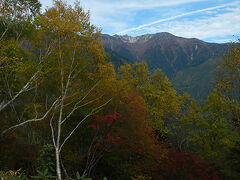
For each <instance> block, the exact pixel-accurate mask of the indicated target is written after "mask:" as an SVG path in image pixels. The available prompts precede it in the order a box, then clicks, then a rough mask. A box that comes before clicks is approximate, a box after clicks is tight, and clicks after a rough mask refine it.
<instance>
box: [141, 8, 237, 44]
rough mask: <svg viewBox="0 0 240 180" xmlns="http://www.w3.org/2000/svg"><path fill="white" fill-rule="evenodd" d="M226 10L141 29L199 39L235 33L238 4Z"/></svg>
mask: <svg viewBox="0 0 240 180" xmlns="http://www.w3.org/2000/svg"><path fill="white" fill-rule="evenodd" d="M228 11H230V12H225V13H223V14H217V15H215V16H214V17H205V18H202V19H196V20H184V21H171V22H165V23H162V24H159V25H157V26H154V27H144V28H143V30H144V31H147V32H149V33H156V32H164V31H167V32H170V33H172V34H174V35H177V36H182V37H189V38H192V37H194V38H199V39H207V38H214V37H224V36H227V35H237V34H239V33H240V5H238V6H236V7H235V8H232V9H228Z"/></svg>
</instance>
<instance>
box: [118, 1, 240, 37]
mask: <svg viewBox="0 0 240 180" xmlns="http://www.w3.org/2000/svg"><path fill="white" fill-rule="evenodd" d="M237 4H238V3H236V2H235V3H228V4H224V5H219V6H215V7H210V8H205V9H200V10H195V11H190V12H186V13H183V14H180V15H177V16H172V17H168V18H164V19H160V20H157V21H153V22H151V23H147V24H143V25H141V26H138V27H134V28H130V29H126V30H123V31H120V32H117V33H115V34H126V33H128V32H132V31H136V30H141V29H143V28H145V27H148V26H152V25H155V24H159V23H162V22H166V21H171V20H175V19H177V18H181V17H184V16H188V15H193V14H198V13H202V12H207V11H212V10H216V9H220V8H225V7H229V6H233V5H234V6H235V5H237Z"/></svg>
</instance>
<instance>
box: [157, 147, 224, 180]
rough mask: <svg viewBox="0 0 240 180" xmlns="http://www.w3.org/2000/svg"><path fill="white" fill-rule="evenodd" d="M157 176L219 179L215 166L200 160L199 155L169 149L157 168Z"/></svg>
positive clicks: (189, 179) (183, 178)
mask: <svg viewBox="0 0 240 180" xmlns="http://www.w3.org/2000/svg"><path fill="white" fill-rule="evenodd" d="M157 174H158V175H157V178H156V179H159V180H160V179H163V180H176V179H178V180H210V179H211V180H213V179H214V180H218V179H221V178H220V176H219V175H218V172H217V171H216V169H215V168H214V167H211V166H208V165H207V163H205V162H204V161H202V160H200V159H199V157H198V155H195V154H192V153H187V152H178V151H175V150H169V152H168V153H167V155H166V157H165V158H164V159H163V161H162V162H161V163H160V165H159V166H158V168H157Z"/></svg>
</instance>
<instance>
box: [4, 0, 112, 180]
mask: <svg viewBox="0 0 240 180" xmlns="http://www.w3.org/2000/svg"><path fill="white" fill-rule="evenodd" d="M36 22H37V25H38V35H37V36H38V37H39V39H38V41H37V43H38V45H39V48H38V50H39V51H41V49H43V48H42V47H43V46H44V47H48V48H47V50H46V51H44V53H45V54H47V56H46V57H45V59H44V62H43V63H42V64H41V65H42V70H41V72H40V74H41V77H42V82H41V84H40V85H39V86H38V92H39V93H37V96H39V97H40V98H42V99H40V101H42V102H43V99H44V100H45V99H46V101H47V103H45V104H46V105H45V106H46V111H45V112H43V111H42V112H37V111H38V110H37V109H36V110H35V111H36V113H35V117H33V118H32V119H29V120H25V121H23V122H21V123H19V124H16V125H14V126H12V127H10V128H8V129H6V130H5V131H4V132H3V134H4V133H6V132H7V131H9V130H14V129H15V128H18V127H20V126H23V125H26V124H29V123H32V122H39V121H43V120H49V122H50V124H49V125H50V129H51V138H52V142H53V145H54V148H55V154H56V172H57V177H58V179H59V180H61V179H62V173H61V161H60V153H61V150H62V149H63V147H64V145H65V144H66V143H67V141H68V140H69V139H70V137H71V136H72V135H73V134H74V132H75V131H76V130H77V128H78V127H79V126H80V125H81V124H82V123H83V122H84V121H85V120H86V119H87V118H88V117H90V116H91V115H93V114H95V113H97V112H98V111H99V110H101V109H102V108H103V107H104V106H105V105H107V104H108V103H109V102H110V101H111V99H109V100H106V101H105V102H104V101H99V100H100V99H101V98H102V96H103V94H102V95H97V96H95V95H94V94H96V87H97V86H98V84H99V83H100V79H99V78H98V76H97V72H98V64H99V63H104V61H105V55H104V49H103V47H102V44H101V41H100V37H99V33H100V32H99V31H98V29H97V28H96V27H94V26H92V25H91V24H90V22H89V13H85V12H84V11H83V9H82V8H81V7H80V5H79V3H76V4H75V6H74V7H71V6H67V5H66V4H64V3H63V2H62V1H54V6H53V8H50V9H48V10H46V12H45V14H44V16H39V17H38V18H36ZM45 49H46V48H45ZM29 84H30V83H29ZM93 84H94V85H93ZM89 87H90V88H89ZM48 89H51V93H50V94H49V92H48V91H47V90H48ZM101 102H104V103H101ZM40 104H44V103H40ZM84 107H87V109H88V113H85V114H84V115H83V118H82V119H81V120H79V121H78V122H77V123H76V125H75V126H74V127H72V129H71V130H69V129H68V130H67V129H64V126H65V125H66V123H68V122H69V121H71V118H72V116H73V115H76V113H77V112H78V110H79V109H81V108H84ZM81 116H82V115H81Z"/></svg>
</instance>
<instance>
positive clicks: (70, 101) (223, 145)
mask: <svg viewBox="0 0 240 180" xmlns="http://www.w3.org/2000/svg"><path fill="white" fill-rule="evenodd" d="M40 7H41V5H40V3H39V2H38V0H2V1H0V14H1V17H0V132H1V137H0V178H1V179H4V180H5V179H22V180H24V179H44V180H47V179H58V180H62V179H69V180H70V179H78V180H80V179H83V180H84V179H85V180H91V179H93V180H95V179H96V180H98V179H103V180H106V179H110V180H125V179H126V180H128V179H130V180H160V179H164V180H165V179H166V180H168V179H169V180H175V179H183V180H192V179H199V180H200V179H201V180H208V179H209V180H210V179H211V180H212V179H236V180H237V179H239V177H240V171H239V166H240V134H239V133H240V132H239V127H240V46H239V45H238V44H233V45H232V46H229V49H226V50H225V51H226V53H225V54H224V56H223V57H222V61H221V62H220V64H219V61H218V60H216V59H215V58H212V59H209V57H210V56H209V53H210V52H212V51H213V50H212V49H211V48H210V50H209V51H208V48H209V47H210V46H211V47H212V48H214V47H215V46H217V45H215V44H211V45H210V46H209V45H208V44H206V43H204V42H199V41H198V40H195V39H193V45H194V47H195V43H200V44H199V45H198V48H199V49H200V50H198V51H195V50H193V49H191V48H190V46H188V45H186V44H182V46H181V48H183V49H184V50H185V51H189V52H186V53H184V54H182V58H186V59H185V61H186V62H188V61H189V59H188V58H187V57H188V54H189V53H190V54H191V53H192V52H193V51H194V52H195V53H196V54H197V53H200V51H201V53H203V54H202V57H203V58H205V60H204V61H203V60H201V59H198V60H196V62H195V61H193V62H188V63H187V64H179V61H180V60H179V59H178V58H179V57H178V56H171V53H170V52H165V51H168V50H167V49H165V50H163V51H161V50H160V49H161V46H158V42H159V41H156V40H154V39H155V38H156V37H158V35H156V36H151V35H146V36H142V37H140V38H138V39H131V38H130V37H127V36H125V39H124V41H127V43H128V45H129V46H130V45H131V43H138V42H139V44H138V47H139V48H140V49H138V48H135V50H136V51H137V50H139V51H140V50H141V48H144V47H145V43H147V42H148V39H149V38H150V39H153V41H154V42H156V43H155V45H156V47H158V48H159V49H153V48H152V51H154V52H155V53H153V54H152V52H151V53H150V54H151V55H149V56H148V53H149V52H150V51H151V50H150V49H149V51H141V52H142V53H143V54H142V55H143V57H145V58H146V59H145V60H146V62H142V61H138V62H135V61H136V59H134V58H135V56H133V54H131V53H132V52H131V53H130V52H129V51H127V50H126V49H122V48H121V47H120V46H119V45H117V46H116V48H119V49H120V51H119V52H121V53H122V54H121V55H122V56H119V54H118V53H119V52H118V53H115V52H113V53H111V54H110V56H109V55H107V54H106V52H105V50H104V46H103V44H102V37H103V35H101V31H100V30H99V29H98V28H97V27H95V26H94V25H92V24H91V22H90V14H89V12H85V11H84V9H82V7H81V6H80V5H79V2H76V3H75V5H74V6H70V5H68V4H66V3H64V2H63V1H61V0H55V1H54V5H53V7H50V8H47V9H46V11H45V12H43V13H41V12H40ZM160 37H161V38H162V37H163V38H165V39H168V38H169V39H175V38H176V37H173V36H172V35H169V34H166V33H164V34H160ZM110 38H112V37H110ZM114 38H121V37H114ZM161 38H160V39H161ZM177 39H178V40H179V41H178V43H181V42H182V39H181V38H177ZM130 41H131V42H130ZM143 41H144V43H142V42H143ZM184 41H185V40H184ZM109 42H110V41H109ZM119 42H120V41H119ZM165 45H166V44H165ZM170 45H171V43H170V44H168V45H166V46H169V49H171V47H170ZM113 46H114V45H113ZM191 47H192V46H191ZM200 47H202V48H200ZM217 47H218V46H217ZM224 47H226V46H225V45H223V46H221V47H220V49H222V48H224ZM178 48H179V47H177V45H176V46H174V48H173V49H174V50H176V51H178ZM189 48H190V49H189ZM162 52H165V53H163V56H164V57H167V58H168V59H169V62H164V63H166V64H167V65H168V66H169V67H171V69H170V70H169V71H166V72H165V69H164V68H163V71H162V70H161V69H158V63H159V62H157V61H155V58H157V56H158V55H159V54H161V53H162ZM204 52H205V54H204ZM128 53H129V54H130V55H131V56H130V55H129V56H128V58H129V60H131V63H130V64H128V63H127V62H128V61H126V59H125V58H124V57H125V55H126V54H128ZM109 57H114V58H116V59H118V60H120V61H119V62H114V63H113V62H109V61H108V60H109ZM193 57H194V58H195V56H193ZM147 58H148V59H147ZM148 62H152V65H150V67H148V65H147V63H148ZM154 63H155V64H156V66H154ZM195 63H197V64H195ZM161 65H162V64H161ZM194 65H196V66H194ZM153 66H154V67H153ZM215 66H219V68H218V70H217V71H215V70H213V69H214V67H215ZM162 67H163V66H162ZM198 68H201V69H204V70H205V71H204V72H202V74H198V70H197V69H198ZM153 69H154V71H153ZM164 72H165V73H164ZM215 72H217V73H215ZM207 73H210V74H212V75H211V76H213V74H214V76H215V74H216V83H215V86H214V89H213V90H211V88H208V85H206V84H205V82H204V81H203V80H199V79H198V77H199V76H203V75H204V77H205V78H210V77H209V75H208V74H207ZM165 74H167V75H168V76H169V74H170V77H171V78H172V79H174V78H178V79H177V80H176V81H177V82H176V84H177V85H178V86H179V87H182V91H187V89H186V87H187V84H188V83H196V86H195V87H199V88H200V83H204V84H205V86H202V87H204V89H205V87H206V91H207V92H205V93H204V94H203V96H207V94H209V93H210V95H209V96H208V97H207V100H206V101H203V102H201V103H199V102H198V101H196V100H193V99H192V98H190V96H189V95H188V94H187V93H184V92H181V93H179V91H177V90H176V89H174V87H173V86H172V84H171V82H170V81H169V79H168V78H167V76H166V75H165ZM175 75H176V77H175ZM188 76H191V77H192V78H191V79H188ZM173 77H174V78H173ZM180 81H182V83H179V82H180ZM194 81H197V82H194ZM178 83H179V84H178ZM191 91H193V92H194V93H196V96H201V94H198V93H199V91H198V92H197V91H196V90H195V89H194V88H192V89H191Z"/></svg>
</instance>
